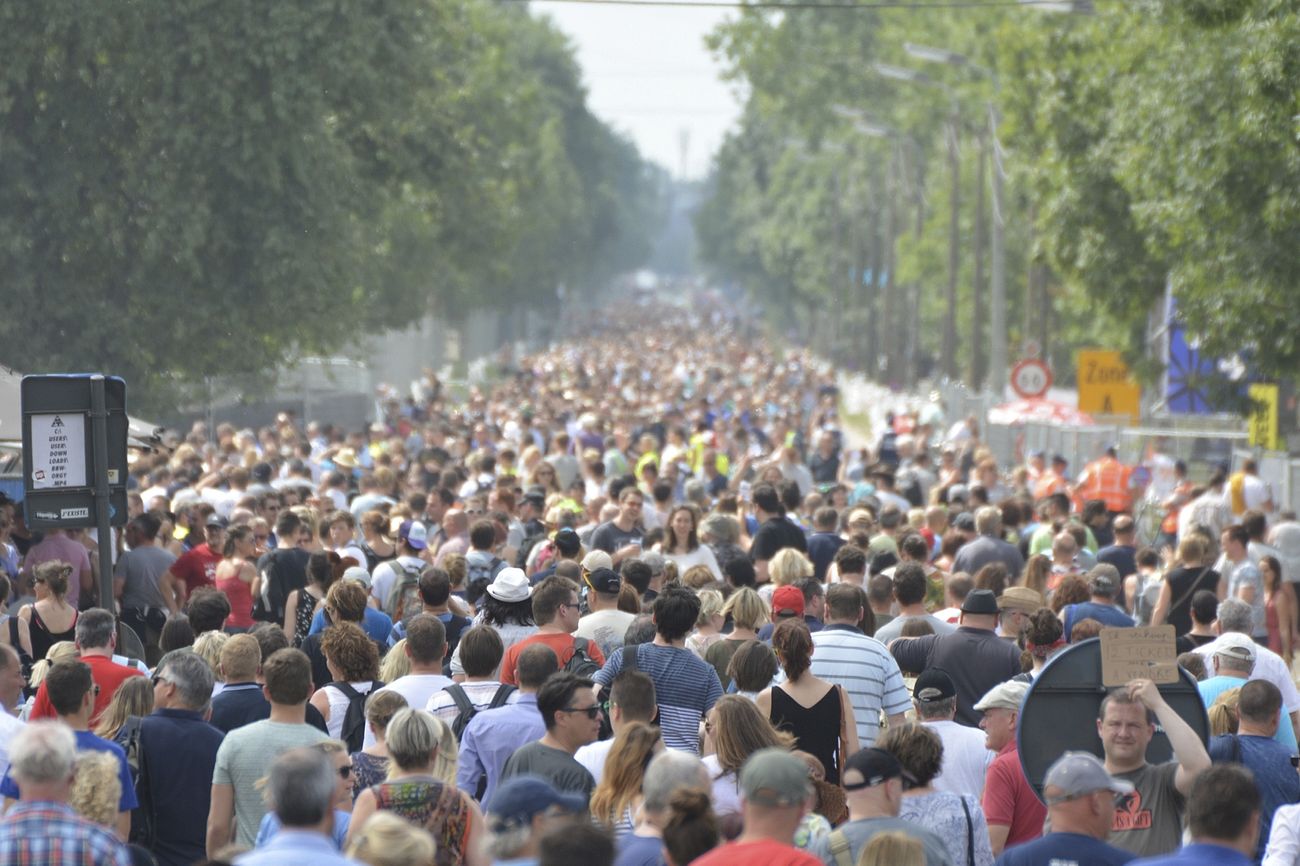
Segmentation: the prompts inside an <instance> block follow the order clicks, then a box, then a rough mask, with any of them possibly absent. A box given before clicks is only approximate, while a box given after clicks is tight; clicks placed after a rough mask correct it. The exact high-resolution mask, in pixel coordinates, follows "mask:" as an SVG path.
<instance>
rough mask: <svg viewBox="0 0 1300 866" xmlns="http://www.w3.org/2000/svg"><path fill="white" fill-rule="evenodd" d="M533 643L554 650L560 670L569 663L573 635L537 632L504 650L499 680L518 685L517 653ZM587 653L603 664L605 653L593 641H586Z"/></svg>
mask: <svg viewBox="0 0 1300 866" xmlns="http://www.w3.org/2000/svg"><path fill="white" fill-rule="evenodd" d="M535 643H544V644H546V645H547V646H548V647H550V648H551V649H553V650H555V657H556V658H557V659H559V662H560V670H563V669H564V666H565V665H567V664H568V663H569V659H571V658H573V635H571V634H545V633H538V634H535V635H532V636H531V637H526V638H524V639H523V640H521V641H520V642H519V643H517V644H515V645H514V646H512V647H510V649H508V650H506V655H505V658H503V659H502V660H501V682H503V683H509V684H510V685H512V686H517V685H519V680H518V678H516V677H515V666H516V665H518V664H519V654H520V653H521V652H523V651H524V649H526V648H527V647H530V646H532V645H533V644H535ZM587 655H589V656H591V660H592V661H594V662H595V663H596V664H598V665H604V664H605V654H604V653H602V652H601V651H600V647H598V646H596V644H595V643H594V642H593V641H587Z"/></svg>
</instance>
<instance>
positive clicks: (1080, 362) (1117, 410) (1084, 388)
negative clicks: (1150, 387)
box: [1076, 349, 1142, 423]
mask: <svg viewBox="0 0 1300 866" xmlns="http://www.w3.org/2000/svg"><path fill="white" fill-rule="evenodd" d="M1076 362H1077V363H1076V366H1077V369H1078V375H1079V411H1080V412H1087V413H1088V414H1090V415H1127V416H1129V418H1130V419H1131V420H1132V421H1133V423H1137V421H1138V418H1139V416H1140V415H1141V411H1142V409H1141V402H1142V389H1141V388H1140V387H1139V386H1138V384H1137V382H1136V381H1134V380H1133V377H1132V375H1131V374H1130V373H1129V369H1128V364H1126V363H1124V358H1123V356H1122V355H1121V354H1120V353H1119V352H1112V351H1109V350H1104V349H1081V350H1079V352H1078V354H1077V355H1076Z"/></svg>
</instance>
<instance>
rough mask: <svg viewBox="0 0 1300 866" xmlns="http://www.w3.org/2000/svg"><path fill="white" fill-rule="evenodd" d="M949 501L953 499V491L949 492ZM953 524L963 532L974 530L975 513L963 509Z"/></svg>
mask: <svg viewBox="0 0 1300 866" xmlns="http://www.w3.org/2000/svg"><path fill="white" fill-rule="evenodd" d="M948 501H949V502H951V501H952V494H951V493H949V494H948ZM952 525H953V527H954V528H956V529H960V530H961V531H962V532H974V531H975V515H974V514H971V513H970V512H969V511H963V512H962V513H961V514H958V515H957V519H956V520H954V521H953V522H952Z"/></svg>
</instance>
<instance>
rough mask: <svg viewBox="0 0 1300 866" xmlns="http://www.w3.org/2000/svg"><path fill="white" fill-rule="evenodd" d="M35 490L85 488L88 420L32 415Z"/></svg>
mask: <svg viewBox="0 0 1300 866" xmlns="http://www.w3.org/2000/svg"><path fill="white" fill-rule="evenodd" d="M31 417H32V466H31V470H30V471H31V473H32V487H33V489H36V490H52V489H58V488H61V487H85V486H86V416H85V415H82V414H79V413H75V412H74V413H69V414H59V415H33V416H31Z"/></svg>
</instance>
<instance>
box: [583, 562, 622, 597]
mask: <svg viewBox="0 0 1300 866" xmlns="http://www.w3.org/2000/svg"><path fill="white" fill-rule="evenodd" d="M587 583H588V584H590V586H591V588H592V589H594V590H595V591H596V592H599V593H600V594H601V595H618V591H619V590H620V589H622V587H623V581H622V580H621V579H620V578H619V576H618V572H616V571H614V569H612V568H598V569H596V570H595V571H593V572H592V573H591V574H589V575H587Z"/></svg>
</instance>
